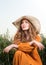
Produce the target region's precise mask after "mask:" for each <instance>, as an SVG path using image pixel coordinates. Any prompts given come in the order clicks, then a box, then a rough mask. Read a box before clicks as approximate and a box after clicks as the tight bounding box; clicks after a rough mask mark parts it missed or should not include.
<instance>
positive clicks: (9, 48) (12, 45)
mask: <svg viewBox="0 0 46 65" xmlns="http://www.w3.org/2000/svg"><path fill="white" fill-rule="evenodd" d="M12 48H18V45H15V44H11V45H9V46H7V47H6V48H4V50H3V52H6V53H8V52H9V51H10V50H11V49H12Z"/></svg>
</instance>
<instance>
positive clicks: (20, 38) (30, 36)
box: [14, 18, 38, 44]
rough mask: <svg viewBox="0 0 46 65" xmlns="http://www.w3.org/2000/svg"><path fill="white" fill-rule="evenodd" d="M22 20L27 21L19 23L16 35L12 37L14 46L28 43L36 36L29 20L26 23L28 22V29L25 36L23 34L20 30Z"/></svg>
mask: <svg viewBox="0 0 46 65" xmlns="http://www.w3.org/2000/svg"><path fill="white" fill-rule="evenodd" d="M23 20H28V19H25V18H24V19H22V20H21V21H20V27H19V29H18V31H17V33H16V34H15V36H14V43H15V44H18V43H20V42H30V41H32V40H33V39H35V37H36V35H37V34H38V32H37V31H36V29H35V27H34V26H33V24H32V23H31V22H30V21H29V20H28V22H29V25H30V27H29V29H28V30H27V31H26V33H27V34H25V33H24V31H23V30H22V28H21V24H22V21H23ZM27 37H28V39H27Z"/></svg>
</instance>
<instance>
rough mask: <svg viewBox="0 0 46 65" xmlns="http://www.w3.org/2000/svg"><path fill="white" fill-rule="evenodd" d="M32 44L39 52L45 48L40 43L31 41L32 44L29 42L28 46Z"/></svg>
mask: <svg viewBox="0 0 46 65" xmlns="http://www.w3.org/2000/svg"><path fill="white" fill-rule="evenodd" d="M32 44H35V45H36V46H37V47H38V48H39V50H43V49H44V48H45V47H44V45H43V44H42V43H41V42H38V41H36V40H33V41H32V42H30V45H32Z"/></svg>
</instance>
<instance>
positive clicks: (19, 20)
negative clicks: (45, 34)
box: [12, 16, 41, 33]
mask: <svg viewBox="0 0 46 65" xmlns="http://www.w3.org/2000/svg"><path fill="white" fill-rule="evenodd" d="M24 18H26V19H28V20H29V21H30V22H31V23H32V24H33V26H34V27H35V28H36V31H37V32H38V33H39V32H40V28H41V25H40V22H39V20H38V19H37V18H35V17H33V16H22V17H20V18H18V19H17V20H16V21H14V22H13V23H12V24H14V25H15V26H16V28H17V29H19V27H20V22H21V20H22V19H24Z"/></svg>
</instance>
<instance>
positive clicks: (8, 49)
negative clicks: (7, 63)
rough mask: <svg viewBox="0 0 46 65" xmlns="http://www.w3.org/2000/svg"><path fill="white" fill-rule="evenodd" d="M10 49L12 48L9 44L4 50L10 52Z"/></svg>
mask: <svg viewBox="0 0 46 65" xmlns="http://www.w3.org/2000/svg"><path fill="white" fill-rule="evenodd" d="M10 49H11V48H10V46H7V47H6V48H4V50H3V52H6V53H8V52H9V51H10Z"/></svg>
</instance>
